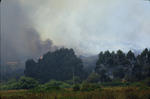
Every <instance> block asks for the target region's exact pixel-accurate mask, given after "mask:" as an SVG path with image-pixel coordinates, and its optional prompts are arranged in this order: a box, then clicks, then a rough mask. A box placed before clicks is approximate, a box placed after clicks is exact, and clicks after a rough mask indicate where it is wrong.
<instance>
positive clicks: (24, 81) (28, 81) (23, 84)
mask: <svg viewBox="0 0 150 99" xmlns="http://www.w3.org/2000/svg"><path fill="white" fill-rule="evenodd" d="M17 85H18V88H19V89H32V88H35V87H37V86H38V85H39V83H38V81H36V80H35V79H33V78H30V77H21V78H20V79H19V82H18V84H17Z"/></svg>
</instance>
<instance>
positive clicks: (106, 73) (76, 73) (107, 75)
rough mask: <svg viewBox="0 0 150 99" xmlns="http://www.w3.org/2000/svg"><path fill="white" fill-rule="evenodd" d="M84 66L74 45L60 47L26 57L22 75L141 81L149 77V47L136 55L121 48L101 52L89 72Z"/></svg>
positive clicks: (37, 77) (43, 79)
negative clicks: (71, 47)
mask: <svg viewBox="0 0 150 99" xmlns="http://www.w3.org/2000/svg"><path fill="white" fill-rule="evenodd" d="M83 67H84V66H83V62H82V60H81V59H80V58H78V57H77V56H76V55H75V53H74V51H73V49H66V48H61V49H59V50H56V51H55V52H48V53H46V54H45V55H43V57H41V58H40V59H39V60H38V61H37V62H35V61H34V60H33V59H30V60H27V61H26V67H25V76H27V77H33V78H35V79H37V80H39V81H40V82H47V81H49V80H59V81H65V80H71V79H73V77H77V78H79V79H80V80H87V81H89V82H95V83H97V82H108V81H113V80H124V81H130V82H133V81H140V80H144V79H146V78H147V77H150V50H148V49H147V48H146V49H144V50H143V51H142V52H141V53H140V54H138V55H135V54H134V53H133V52H132V51H131V50H130V51H129V52H127V53H124V52H123V51H121V50H118V51H116V52H114V51H113V52H110V51H105V52H100V53H99V55H98V60H97V62H96V67H95V68H94V70H93V71H92V72H90V73H87V71H86V70H85V69H84V68H83ZM88 75H89V76H88Z"/></svg>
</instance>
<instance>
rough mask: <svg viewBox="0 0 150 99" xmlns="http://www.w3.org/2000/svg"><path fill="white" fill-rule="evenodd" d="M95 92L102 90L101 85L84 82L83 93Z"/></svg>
mask: <svg viewBox="0 0 150 99" xmlns="http://www.w3.org/2000/svg"><path fill="white" fill-rule="evenodd" d="M94 90H101V87H100V85H99V84H94V83H87V82H83V84H82V85H81V91H94Z"/></svg>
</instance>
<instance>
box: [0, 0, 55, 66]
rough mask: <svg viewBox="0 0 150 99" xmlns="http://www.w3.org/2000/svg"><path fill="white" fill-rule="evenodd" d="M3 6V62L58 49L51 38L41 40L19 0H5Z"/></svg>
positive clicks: (23, 58) (37, 55)
mask: <svg viewBox="0 0 150 99" xmlns="http://www.w3.org/2000/svg"><path fill="white" fill-rule="evenodd" d="M1 8H2V9H1V26H2V30H1V37H2V40H1V41H2V42H1V48H2V49H1V55H2V56H1V57H2V61H3V63H5V62H8V61H25V60H26V59H28V58H37V57H39V56H40V55H42V54H44V53H45V52H47V51H53V50H55V49H56V46H54V45H53V43H52V41H51V40H49V39H48V40H45V41H42V40H41V38H40V35H39V33H38V32H37V31H36V29H35V28H34V25H33V22H32V20H30V18H29V17H28V16H26V12H25V11H24V10H23V9H22V7H21V5H20V4H19V2H17V0H5V2H2V4H1Z"/></svg>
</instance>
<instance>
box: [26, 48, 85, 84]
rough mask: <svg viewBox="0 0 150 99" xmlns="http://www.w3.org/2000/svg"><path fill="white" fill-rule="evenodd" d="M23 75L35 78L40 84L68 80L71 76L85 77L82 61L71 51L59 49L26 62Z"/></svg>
mask: <svg viewBox="0 0 150 99" xmlns="http://www.w3.org/2000/svg"><path fill="white" fill-rule="evenodd" d="M25 75H26V76H29V77H33V78H36V79H38V80H40V81H41V82H47V81H49V80H51V79H54V80H61V81H64V80H70V79H72V78H73V76H78V77H80V78H81V79H83V78H84V77H85V72H84V71H83V64H82V60H81V59H80V58H78V57H77V56H76V55H75V53H74V51H73V49H67V48H61V49H59V50H56V51H55V52H48V53H46V54H45V55H44V56H43V59H39V60H38V62H37V63H36V62H34V60H28V61H26V68H25Z"/></svg>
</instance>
